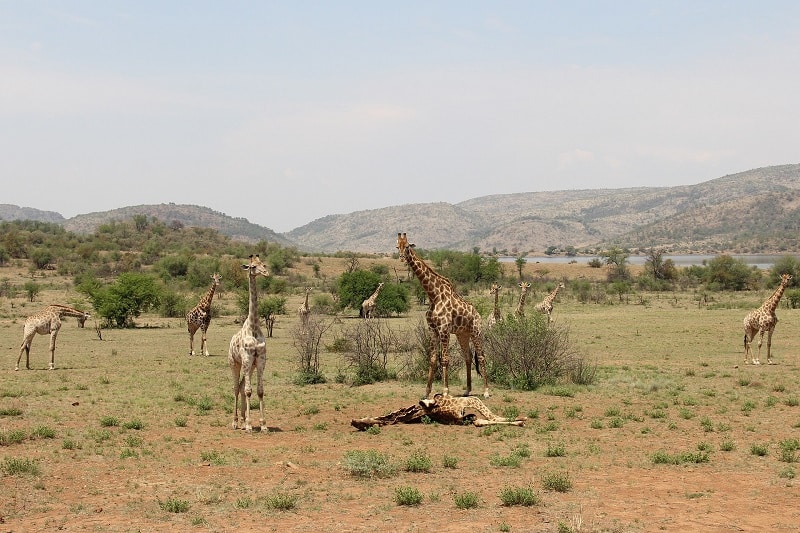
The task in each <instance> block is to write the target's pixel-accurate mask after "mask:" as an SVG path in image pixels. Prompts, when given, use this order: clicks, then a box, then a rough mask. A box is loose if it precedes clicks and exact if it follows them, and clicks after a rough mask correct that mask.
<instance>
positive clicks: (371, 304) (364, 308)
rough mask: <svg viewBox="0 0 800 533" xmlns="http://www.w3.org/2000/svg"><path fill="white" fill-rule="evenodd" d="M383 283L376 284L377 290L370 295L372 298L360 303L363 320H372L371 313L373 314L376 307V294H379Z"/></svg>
mask: <svg viewBox="0 0 800 533" xmlns="http://www.w3.org/2000/svg"><path fill="white" fill-rule="evenodd" d="M382 287H383V282H380V283H378V288H377V289H375V292H373V293H372V296H370V297H369V298H367V299H366V300H364V301H363V302H362V303H361V316H362V317H364V318H372V313H374V312H375V308H376V307H377V300H378V294H380V292H381V288H382Z"/></svg>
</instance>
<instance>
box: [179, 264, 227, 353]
mask: <svg viewBox="0 0 800 533" xmlns="http://www.w3.org/2000/svg"><path fill="white" fill-rule="evenodd" d="M219 280H220V275H219V274H217V273H214V274H213V275H212V276H211V288H210V289H208V291H207V292H206V293H205V295H203V297H202V298H201V299H200V303H198V304H197V305H196V306H194V309H192V310H191V311H189V312H188V313H186V326H187V327H188V328H189V355H194V334H195V333H196V332H197V330H198V329H199V330H200V333H201V334H202V337H201V341H200V351H201V352H202V353H205V355H206V357H208V343H207V342H206V332H207V331H208V326H209V325H211V301H212V300H213V299H214V291H215V290H216V289H217V287H218V286H219Z"/></svg>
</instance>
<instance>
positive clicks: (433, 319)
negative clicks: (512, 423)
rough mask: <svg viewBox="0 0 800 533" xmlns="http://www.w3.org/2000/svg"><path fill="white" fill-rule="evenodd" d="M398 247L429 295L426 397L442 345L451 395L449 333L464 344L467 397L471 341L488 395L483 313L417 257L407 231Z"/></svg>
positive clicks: (400, 236)
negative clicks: (437, 347) (429, 333)
mask: <svg viewBox="0 0 800 533" xmlns="http://www.w3.org/2000/svg"><path fill="white" fill-rule="evenodd" d="M397 250H398V252H399V255H400V260H401V261H404V262H405V263H406V264H407V265H408V266H409V268H411V271H412V272H414V275H415V276H417V279H418V280H419V282H420V284H421V285H422V288H423V289H424V291H425V294H426V295H427V296H428V310H427V312H426V313H425V319H426V321H427V322H428V327H429V328H430V330H431V333H432V336H431V337H430V351H429V354H428V355H429V361H430V365H429V367H428V385H427V388H426V390H425V397H426V398H429V397H430V394H431V388H432V385H433V376H434V374H435V373H436V365H437V357H436V351H437V350H436V346H437V344H439V345H440V346H441V348H442V381H444V394H445V395H448V394H449V386H448V382H447V367H448V365H449V362H450V352H449V348H448V345H449V343H450V334H454V335H455V336H456V338H457V339H458V343H459V345H460V346H461V352H462V354H463V355H464V363H465V366H466V373H467V390H466V392H465V393H464V396H469V394H470V392H471V390H472V358H471V357H470V353H471V350H470V342H471V343H472V347H473V348H474V349H475V352H474V353H475V368H476V370H477V371H478V374H479V375H481V376H483V396H484V397H486V398H488V397H489V382H488V380H487V377H486V360H485V359H484V357H483V333H482V332H481V323H482V319H481V315H480V313H478V311H477V310H476V309H475V306H473V305H472V304H471V303H469V302H467V301H466V300H464V299H463V298H462V297H461V296H459V294H458V293H457V292H456V290H455V288H454V287H453V284H452V283H450V280H448V279H447V278H445V277H444V276H442V275H440V274H438V273H437V272H436V271H434V270H433V269H432V268H431V267H429V266H428V265H427V264H425V262H424V261H423V260H422V259H420V258H419V257H417V254H416V253H415V252H414V245H413V244H411V243H409V242H408V238H407V237H406V234H405V233H398V234H397Z"/></svg>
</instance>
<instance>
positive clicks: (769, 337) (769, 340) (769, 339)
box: [767, 329, 775, 365]
mask: <svg viewBox="0 0 800 533" xmlns="http://www.w3.org/2000/svg"><path fill="white" fill-rule="evenodd" d="M773 331H775V330H774V329H770V330H769V331H767V364H768V365H771V364H773V362H772V332H773Z"/></svg>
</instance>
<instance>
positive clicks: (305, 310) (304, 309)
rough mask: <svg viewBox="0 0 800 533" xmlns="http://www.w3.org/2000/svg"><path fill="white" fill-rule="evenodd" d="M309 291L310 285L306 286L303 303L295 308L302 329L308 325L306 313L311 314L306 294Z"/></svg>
mask: <svg viewBox="0 0 800 533" xmlns="http://www.w3.org/2000/svg"><path fill="white" fill-rule="evenodd" d="M310 292H311V287H306V299H305V301H304V302H303V304H302V305H301V306H300V307H298V308H297V314H298V315H299V316H300V327H302V328H303V330H305V329H306V327H307V326H308V315H310V314H311V308H310V307H309V306H308V295H309V293H310Z"/></svg>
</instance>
